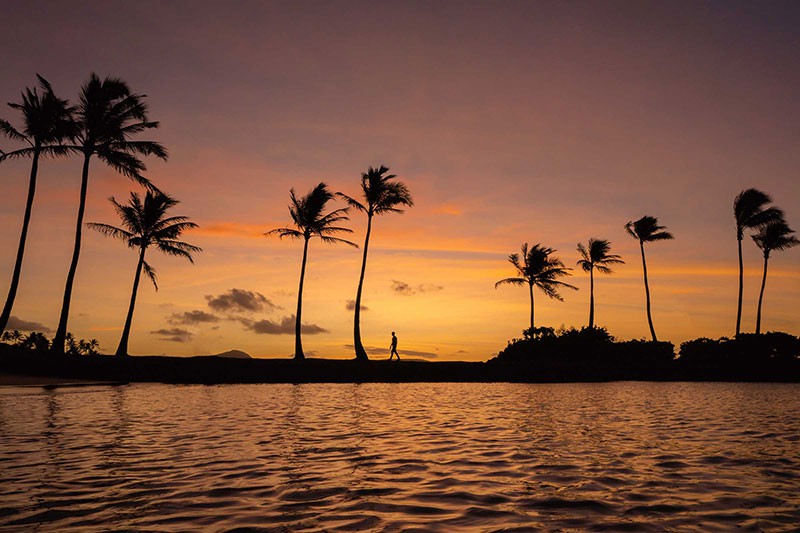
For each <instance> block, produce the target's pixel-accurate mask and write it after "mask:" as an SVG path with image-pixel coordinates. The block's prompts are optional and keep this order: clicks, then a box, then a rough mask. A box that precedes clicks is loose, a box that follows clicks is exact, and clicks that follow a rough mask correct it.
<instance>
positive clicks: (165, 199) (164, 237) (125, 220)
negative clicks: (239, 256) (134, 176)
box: [87, 191, 202, 355]
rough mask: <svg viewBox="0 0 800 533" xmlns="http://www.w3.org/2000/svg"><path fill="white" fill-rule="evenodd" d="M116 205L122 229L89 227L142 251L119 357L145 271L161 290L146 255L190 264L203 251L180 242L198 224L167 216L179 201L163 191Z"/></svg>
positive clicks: (125, 349)
mask: <svg viewBox="0 0 800 533" xmlns="http://www.w3.org/2000/svg"><path fill="white" fill-rule="evenodd" d="M110 201H111V203H112V204H114V210H115V211H116V212H117V215H118V216H119V219H120V221H121V222H122V227H121V228H117V227H115V226H110V225H108V224H98V223H94V222H90V223H89V224H87V225H88V226H89V227H90V228H92V229H95V230H97V231H99V232H101V233H103V234H104V235H108V236H109V237H115V238H117V239H120V240H121V241H123V242H124V243H125V244H127V245H128V247H130V248H135V249H138V250H139V262H138V263H137V265H136V275H135V276H134V278H133V292H132V293H131V303H130V305H129V306H128V315H127V317H126V318H125V327H124V328H122V337H121V338H120V341H119V346H118V347H117V352H116V355H128V337H129V336H130V333H131V322H132V321H133V308H134V306H135V305H136V293H137V292H138V289H139V279H140V278H141V275H142V270H144V273H145V274H146V275H147V277H148V278H150V281H152V282H153V286H154V287H155V288H156V290H158V284H157V283H156V271H155V269H153V267H151V266H150V265H149V264H147V262H146V261H145V260H144V256H145V252H147V249H148V248H149V247H151V246H154V247H155V248H156V249H157V250H159V251H161V252H164V253H165V254H169V255H176V256H179V257H185V258H186V259H188V260H189V262H191V263H194V261H193V260H192V253H196V252H200V251H202V250H201V249H200V248H198V247H197V246H192V245H191V244H187V243H185V242H182V241H179V240H178V238H179V237H180V236H181V233H183V232H184V231H186V230H187V229H190V228H196V227H197V224H195V223H194V222H189V219H188V218H187V217H183V216H178V217H167V216H166V214H167V211H168V210H169V209H171V208H173V207H175V206H176V205H177V204H178V200H175V199H174V198H171V197H170V196H167V195H166V194H164V193H162V192H160V191H147V194H146V195H145V197H144V203H142V199H141V197H140V196H139V195H138V194H137V193H135V192H132V193H131V197H130V200H129V201H128V203H127V204H126V205H122V204H120V203H119V202H117V201H116V200H115V199H114V198H113V197H112V198H111V199H110Z"/></svg>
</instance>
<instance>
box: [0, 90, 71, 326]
mask: <svg viewBox="0 0 800 533" xmlns="http://www.w3.org/2000/svg"><path fill="white" fill-rule="evenodd" d="M36 77H37V78H39V87H38V88H36V87H34V88H33V89H31V88H29V87H28V88H26V89H25V91H23V93H22V102H21V103H9V104H8V106H9V107H11V108H12V109H15V110H17V111H20V112H21V113H22V119H23V124H24V126H23V127H22V129H21V130H18V129H16V128H14V126H12V125H11V123H9V122H8V121H6V120H2V119H0V132H2V133H3V134H4V135H5V136H6V137H8V138H9V139H11V140H14V141H20V142H23V143H26V144H27V145H28V146H26V147H24V148H20V149H18V150H13V151H11V152H3V151H0V162H2V161H5V160H7V159H15V158H21V157H30V158H31V173H30V178H29V180H28V197H27V200H26V202H25V214H24V215H23V218H22V231H21V232H20V237H19V246H18V247H17V258H16V261H15V262H14V271H13V273H12V275H11V285H10V286H9V289H8V296H7V297H6V303H5V305H4V306H3V312H2V313H1V314H0V332H2V331H4V330H5V329H6V326H7V325H8V320H9V318H11V310H12V308H13V307H14V299H15V298H16V296H17V288H18V287H19V280H20V275H21V273H22V261H23V257H24V256H25V244H26V241H27V238H28V227H29V225H30V220H31V211H32V210H33V199H34V196H35V195H36V178H37V175H38V172H39V158H40V157H41V156H42V155H45V156H61V155H65V154H67V153H68V148H66V147H65V146H64V145H63V142H64V141H65V140H66V139H69V138H70V137H71V136H73V135H74V134H75V122H74V121H73V119H72V112H73V110H74V108H72V107H70V105H69V102H68V101H67V100H62V99H61V98H58V97H57V96H56V95H55V93H54V92H53V87H52V86H51V85H50V83H49V82H48V81H47V80H46V79H44V78H43V77H42V76H40V75H38V74H37V75H36ZM39 89H41V91H42V93H41V94H39Z"/></svg>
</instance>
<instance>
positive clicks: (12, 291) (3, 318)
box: [0, 143, 41, 333]
mask: <svg viewBox="0 0 800 533" xmlns="http://www.w3.org/2000/svg"><path fill="white" fill-rule="evenodd" d="M40 151H41V150H40V147H39V145H38V143H37V145H36V146H35V147H34V151H33V161H32V162H31V178H30V181H29V183H28V199H27V201H26V203H25V216H24V217H23V218H22V233H21V234H20V236H19V247H18V248H17V260H16V262H15V263H14V273H13V274H12V275H11V286H10V287H9V288H8V297H7V298H6V303H5V305H4V306H3V313H2V314H1V315H0V333H2V332H3V331H5V329H6V326H7V325H8V320H9V319H10V318H11V308H12V307H14V299H15V298H16V297H17V287H18V286H19V277H20V273H21V272H22V257H23V256H24V255H25V241H26V240H27V238H28V225H29V223H30V220H31V210H32V209H33V197H34V195H35V194H36V174H37V173H38V172H39V153H40Z"/></svg>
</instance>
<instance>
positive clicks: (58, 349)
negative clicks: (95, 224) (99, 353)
mask: <svg viewBox="0 0 800 533" xmlns="http://www.w3.org/2000/svg"><path fill="white" fill-rule="evenodd" d="M91 158H92V156H91V154H85V155H84V157H83V172H82V174H81V196H80V203H79V204H78V220H77V222H76V224H75V246H74V248H73V250H72V262H71V263H70V265H69V273H68V274H67V285H66V287H65V288H64V301H63V302H62V304H61V316H60V317H59V319H58V329H56V335H55V337H53V345H52V346H51V347H50V351H51V353H53V354H54V355H64V340H65V339H66V338H67V321H68V320H69V305H70V301H71V300H72V285H73V283H74V282H75V272H76V271H77V270H78V259H79V258H80V255H81V230H82V229H83V213H84V212H85V211H86V190H87V188H88V186H89V161H90V160H91Z"/></svg>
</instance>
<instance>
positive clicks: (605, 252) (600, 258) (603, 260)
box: [577, 239, 625, 328]
mask: <svg viewBox="0 0 800 533" xmlns="http://www.w3.org/2000/svg"><path fill="white" fill-rule="evenodd" d="M578 251H579V252H580V254H581V259H579V260H578V263H577V264H578V266H580V267H581V268H582V269H583V270H584V272H588V273H589V287H590V289H589V328H594V271H595V270H597V271H598V272H601V273H603V274H611V273H612V272H613V271H612V270H611V267H610V266H609V265H617V264H622V263H624V262H625V261H623V260H622V259H621V258H620V256H618V255H615V254H612V253H610V252H611V243H610V242H609V241H607V240H605V239H589V246H584V245H583V243H578Z"/></svg>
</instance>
